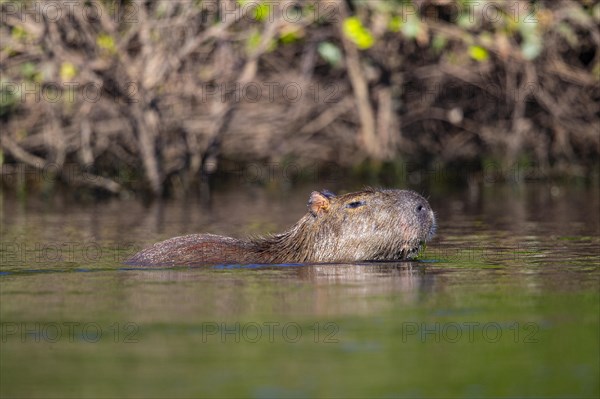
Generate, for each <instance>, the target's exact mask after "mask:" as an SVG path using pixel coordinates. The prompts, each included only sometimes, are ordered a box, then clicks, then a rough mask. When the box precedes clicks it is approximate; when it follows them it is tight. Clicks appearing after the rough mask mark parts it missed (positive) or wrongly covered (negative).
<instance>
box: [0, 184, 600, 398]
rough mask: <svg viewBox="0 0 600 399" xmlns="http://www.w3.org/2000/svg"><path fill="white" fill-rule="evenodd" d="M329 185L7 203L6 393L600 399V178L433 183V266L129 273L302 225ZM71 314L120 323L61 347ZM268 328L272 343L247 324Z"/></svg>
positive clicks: (3, 290)
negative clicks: (293, 334) (145, 264)
mask: <svg viewBox="0 0 600 399" xmlns="http://www.w3.org/2000/svg"><path fill="white" fill-rule="evenodd" d="M318 188H321V187H318ZM312 189H314V187H309V188H306V189H302V190H292V191H289V192H271V191H267V190H259V189H249V190H247V191H240V190H236V191H234V192H219V193H216V194H215V196H214V197H213V199H212V203H211V204H210V206H208V207H207V206H204V205H202V204H201V203H200V202H197V201H194V200H187V201H171V202H165V203H158V202H157V203H154V204H152V205H150V206H148V207H144V206H143V205H142V204H140V203H137V202H134V201H110V202H106V203H100V204H93V205H75V204H61V203H60V202H56V203H50V204H46V203H41V202H40V203H36V202H35V200H32V201H31V202H28V203H26V204H23V203H20V202H18V201H15V200H14V199H11V198H10V197H8V196H4V197H2V209H1V217H2V223H1V225H0V233H1V234H2V243H1V247H0V257H1V260H2V262H1V264H0V284H1V285H0V324H1V327H2V329H1V331H0V333H1V335H2V337H1V338H2V351H1V352H0V373H1V377H2V385H1V386H2V387H1V388H0V394H2V396H36V395H37V396H48V395H49V396H60V397H94V396H130V397H140V396H144V397H146V396H149V395H153V396H157V397H167V396H169V395H177V394H178V395H179V396H181V397H189V396H198V395H200V396H252V395H255V396H256V395H258V396H261V397H262V396H264V395H267V394H264V393H265V392H267V393H268V392H276V393H277V394H280V393H286V392H287V393H290V392H291V393H294V394H295V393H299V394H300V393H301V396H315V397H321V396H344V397H346V396H349V395H354V396H357V395H358V396H365V397H366V396H368V397H371V396H373V395H372V394H373V392H374V390H375V391H377V392H380V394H379V395H376V396H386V397H388V396H440V395H442V396H443V395H446V396H447V395H449V394H450V396H453V397H463V396H467V397H472V396H477V397H485V396H493V397H497V396H568V397H572V396H578V397H597V396H598V393H599V392H598V391H599V387H598V385H599V384H598V375H599V374H600V372H599V371H600V365H599V362H600V360H599V359H598V355H597V354H598V353H599V351H600V348H599V343H598V339H597V337H598V334H599V333H600V330H599V325H600V321H599V320H598V317H599V316H598V315H599V314H600V305H599V303H600V296H599V294H598V292H599V288H600V238H599V236H600V221H599V217H600V216H599V209H600V201H599V195H598V190H597V189H585V188H581V187H559V188H556V187H550V186H546V185H535V186H518V187H514V186H506V187H499V186H498V187H496V186H492V187H487V188H486V187H484V188H483V189H481V190H480V191H465V192H461V191H456V192H447V193H443V194H431V195H430V196H429V201H430V203H431V205H432V208H433V209H434V210H435V211H436V217H437V219H438V221H439V227H438V234H437V236H436V237H435V238H434V239H433V240H432V241H431V242H430V243H429V244H428V247H427V250H426V251H425V254H424V256H423V258H422V259H421V260H420V261H416V262H362V263H358V264H310V265H293V264H292V265H215V266H213V267H174V268H135V267H128V266H125V265H123V264H122V261H123V260H124V259H125V258H127V257H128V256H129V255H131V254H132V253H134V252H136V251H137V250H139V249H141V248H142V247H144V246H146V245H149V244H151V243H153V242H156V241H159V240H162V239H165V238H169V237H173V236H176V235H182V234H187V233H196V232H211V233H217V234H224V235H232V236H236V237H244V236H246V235H249V234H251V235H256V234H265V233H272V232H277V231H282V230H284V229H286V228H287V227H289V226H290V225H292V224H293V223H294V222H295V221H296V220H297V219H298V218H300V216H301V215H302V214H303V213H304V212H305V204H306V198H307V196H308V193H310V191H311V190H312ZM63 323H80V324H79V325H80V326H88V327H89V326H92V327H94V328H96V329H98V328H100V329H101V331H102V332H103V334H102V337H101V339H100V338H99V339H98V340H97V341H94V340H88V341H90V342H88V341H85V340H82V339H81V337H84V338H85V334H84V332H81V331H80V332H79V335H77V339H74V340H69V339H67V338H68V337H67V336H66V335H65V334H66V333H67V332H68V330H67V329H63V330H62V333H63V335H59V338H56V335H54V336H50V338H52V337H54V338H53V339H54V340H50V339H49V336H48V331H51V332H52V333H54V332H56V326H57V325H58V326H63V327H64V325H63ZM69 325H73V324H69ZM215 326H216V327H215ZM257 326H258V328H259V333H260V334H262V335H260V336H261V337H262V339H256V334H255V335H252V336H250V335H247V334H246V333H247V332H248V331H250V330H252V329H253V328H257ZM271 326H276V327H273V328H275V330H273V331H271V330H269V328H271ZM287 326H292V327H294V328H295V329H296V330H298V329H299V330H298V331H301V332H302V339H299V340H298V341H294V340H293V339H290V337H288V336H286V335H281V334H282V333H285V331H287V330H286V328H287ZM324 326H327V328H328V330H324V329H323V328H324ZM473 326H475V327H473ZM467 327H468V328H471V327H472V329H470V330H469V329H467ZM45 328H46V329H45ZM123 328H130V329H131V328H133V329H134V330H135V331H134V332H135V334H136V335H135V338H136V341H135V344H125V343H124V342H125V341H123V338H124V335H123V334H125V333H127V331H125V330H124V329H123ZM215 328H216V329H215ZM44 329H45V330H44ZM490 329H491V330H490ZM23 331H25V332H23ZM27 331H29V332H27ZM128 331H129V330H128ZM132 331H133V330H132ZM252 331H254V330H252ZM490 331H493V332H495V333H498V332H499V333H500V335H499V338H498V339H497V340H494V339H495V336H491V335H489V334H488V333H490ZM129 332H130V333H131V331H129ZM450 332H452V333H454V335H449V334H450ZM117 333H118V334H117ZM270 333H273V334H275V335H274V336H273V337H271V338H273V340H268V339H266V338H265V337H268V336H269V334H270ZM457 333H460V334H459V335H457ZM44 334H46V335H44ZM82 334H83V335H82ZM245 334H246V335H245ZM277 334H279V335H277ZM486 334H487V335H486ZM490 334H491V333H490ZM532 334H533V336H534V338H535V340H533V341H531V342H530V340H526V339H525V338H527V339H529V338H531V337H530V336H531V335H532ZM324 337H334V338H335V339H334V340H331V341H325V340H324ZM457 337H458V338H457ZM477 337H479V341H477ZM482 337H483V339H482ZM88 338H89V337H88ZM471 338H473V339H474V341H472V340H471ZM83 341H85V342H83ZM92 341H93V342H92ZM82 342H83V343H82ZM86 342H87V343H86ZM127 342H129V341H127ZM92 343H93V344H92ZM290 359H294V361H291V360H290ZM32 363H33V364H36V365H37V367H35V368H32V367H30V365H31V364H32ZM167 366H168V367H167ZM65 376H69V377H68V378H67V377H65ZM98 376H101V377H102V378H101V379H98ZM33 380H35V381H36V384H30V381H33ZM432 380H434V381H436V384H431V383H430V382H431V381H432ZM174 384H175V385H176V386H177V388H176V389H175V390H173V389H174V388H173V386H174ZM263 394H264V395H263ZM267 396H268V395H267Z"/></svg>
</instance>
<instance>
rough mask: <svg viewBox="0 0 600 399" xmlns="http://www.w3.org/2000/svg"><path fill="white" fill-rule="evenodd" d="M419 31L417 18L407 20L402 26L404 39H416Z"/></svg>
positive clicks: (419, 25)
mask: <svg viewBox="0 0 600 399" xmlns="http://www.w3.org/2000/svg"><path fill="white" fill-rule="evenodd" d="M420 31H421V22H420V21H419V18H417V17H416V16H414V15H412V16H411V17H410V18H408V20H407V21H406V23H405V24H403V25H402V33H404V35H405V36H406V37H409V38H411V39H414V38H415V37H417V36H418V35H419V32H420Z"/></svg>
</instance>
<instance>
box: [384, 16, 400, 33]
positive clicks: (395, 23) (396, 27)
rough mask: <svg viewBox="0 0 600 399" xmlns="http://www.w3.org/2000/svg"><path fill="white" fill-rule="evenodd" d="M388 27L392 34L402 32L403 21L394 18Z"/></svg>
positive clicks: (397, 17) (396, 17)
mask: <svg viewBox="0 0 600 399" xmlns="http://www.w3.org/2000/svg"><path fill="white" fill-rule="evenodd" d="M387 27H388V30H390V31H391V32H400V29H402V19H401V18H400V17H399V16H397V15H396V16H394V17H392V18H391V19H390V22H388V26H387Z"/></svg>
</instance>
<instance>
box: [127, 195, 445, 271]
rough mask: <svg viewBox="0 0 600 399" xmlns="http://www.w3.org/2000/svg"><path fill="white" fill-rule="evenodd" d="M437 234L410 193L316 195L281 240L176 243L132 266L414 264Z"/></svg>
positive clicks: (206, 237) (188, 239) (200, 238)
mask: <svg viewBox="0 0 600 399" xmlns="http://www.w3.org/2000/svg"><path fill="white" fill-rule="evenodd" d="M434 232H435V216H434V214H433V211H432V210H431V207H430V206H429V203H428V202H427V200H425V198H423V197H422V196H420V195H419V194H417V193H415V192H413V191H409V190H373V189H368V190H365V191H360V192H356V193H349V194H345V195H340V196H335V195H333V194H331V193H330V192H327V191H323V192H316V191H315V192H313V193H312V194H311V196H310V199H309V201H308V212H307V213H306V214H305V215H304V216H303V217H302V218H301V219H300V220H299V221H298V222H297V223H296V224H295V225H294V226H292V227H291V228H290V229H289V230H287V231H285V232H284V233H281V234H275V235H271V236H266V237H259V238H252V239H248V240H240V239H236V238H231V237H224V236H218V235H213V234H191V235H186V236H181V237H175V238H171V239H168V240H166V241H162V242H159V243H156V244H154V245H153V246H151V247H149V248H146V249H144V250H142V251H140V252H138V253H137V254H135V255H134V256H133V257H131V258H129V259H128V260H127V261H126V263H127V264H131V265H141V266H153V265H162V266H167V265H210V264H248V263H333V262H356V261H365V260H404V259H411V258H414V257H415V256H416V255H417V254H418V252H419V250H420V249H421V247H422V245H423V244H424V243H425V241H426V240H428V239H430V238H431V237H432V236H433V234H434Z"/></svg>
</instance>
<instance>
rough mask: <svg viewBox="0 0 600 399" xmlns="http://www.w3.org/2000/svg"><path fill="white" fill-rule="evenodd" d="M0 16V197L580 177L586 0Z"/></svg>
mask: <svg viewBox="0 0 600 399" xmlns="http://www.w3.org/2000/svg"><path fill="white" fill-rule="evenodd" d="M0 7H1V11H2V21H1V27H0V34H1V47H0V72H1V87H0V97H1V98H0V123H1V126H2V129H1V130H2V133H1V137H2V141H1V152H0V163H1V164H2V176H3V178H2V184H3V186H10V187H14V186H20V187H21V189H23V188H26V189H28V190H30V189H39V188H43V187H41V186H43V185H44V184H45V185H47V184H48V181H51V182H52V184H55V183H56V182H60V183H61V184H66V185H72V186H74V187H81V186H84V187H89V188H90V189H91V190H92V191H93V192H98V193H100V192H106V193H122V192H137V193H145V194H150V195H169V194H173V193H177V192H186V191H189V190H190V189H196V188H197V187H203V185H202V184H198V183H201V182H207V181H210V176H211V175H212V176H223V175H226V174H227V173H224V172H227V171H231V170H235V171H236V173H239V172H240V171H243V170H244V168H246V167H248V165H256V164H257V163H261V164H266V165H278V167H285V166H286V165H292V166H293V167H292V168H290V169H289V173H288V172H286V175H290V174H292V175H298V178H302V171H303V170H309V169H310V168H313V167H314V166H315V165H318V168H320V169H322V170H328V169H336V168H337V169H336V170H338V171H339V170H344V171H346V170H347V171H352V173H368V174H375V175H377V174H382V173H387V174H390V173H391V174H394V173H396V174H402V172H401V170H403V169H406V165H413V167H414V168H416V169H419V168H425V169H429V170H431V169H432V168H434V169H435V168H441V169H443V170H456V171H459V172H458V173H456V175H455V176H456V177H457V178H458V179H459V180H460V179H461V178H466V176H467V174H465V173H462V172H464V171H465V170H467V169H468V170H469V171H471V172H474V173H475V174H472V173H469V174H468V176H470V177H472V176H477V172H478V171H479V172H481V171H485V168H486V163H490V162H492V163H493V164H494V165H497V169H495V172H494V173H496V174H497V175H498V176H496V177H497V178H501V179H502V178H504V179H510V178H511V176H510V175H511V174H512V173H514V170H515V165H524V170H527V171H529V173H528V175H527V176H525V178H532V179H540V178H557V177H558V178H571V177H580V178H583V179H597V178H598V164H599V153H600V149H599V147H600V93H599V90H598V85H599V82H600V53H599V51H598V49H599V46H600V31H599V29H598V23H599V22H600V5H599V4H598V3H597V2H595V1H591V0H590V1H588V0H581V1H484V0H480V1H466V0H435V1H433V0H432V1H429V0H413V1H358V0H353V1H341V0H340V1H319V2H315V1H258V0H257V1H228V0H223V1H217V0H212V1H200V0H183V1H176V0H175V1H174V0H162V1H161V0H159V1H139V2H134V1H108V0H103V1H85V2H84V1H80V2H56V1H53V2H43V1H37V2H36V1H6V0H1V1H0ZM31 171H38V172H43V176H45V177H48V176H49V175H52V176H54V178H52V179H49V178H45V179H41V180H43V182H42V183H40V179H36V178H33V176H36V174H35V173H31ZM399 171H400V172H399ZM242 173H243V172H242ZM23 176H24V177H23Z"/></svg>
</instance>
